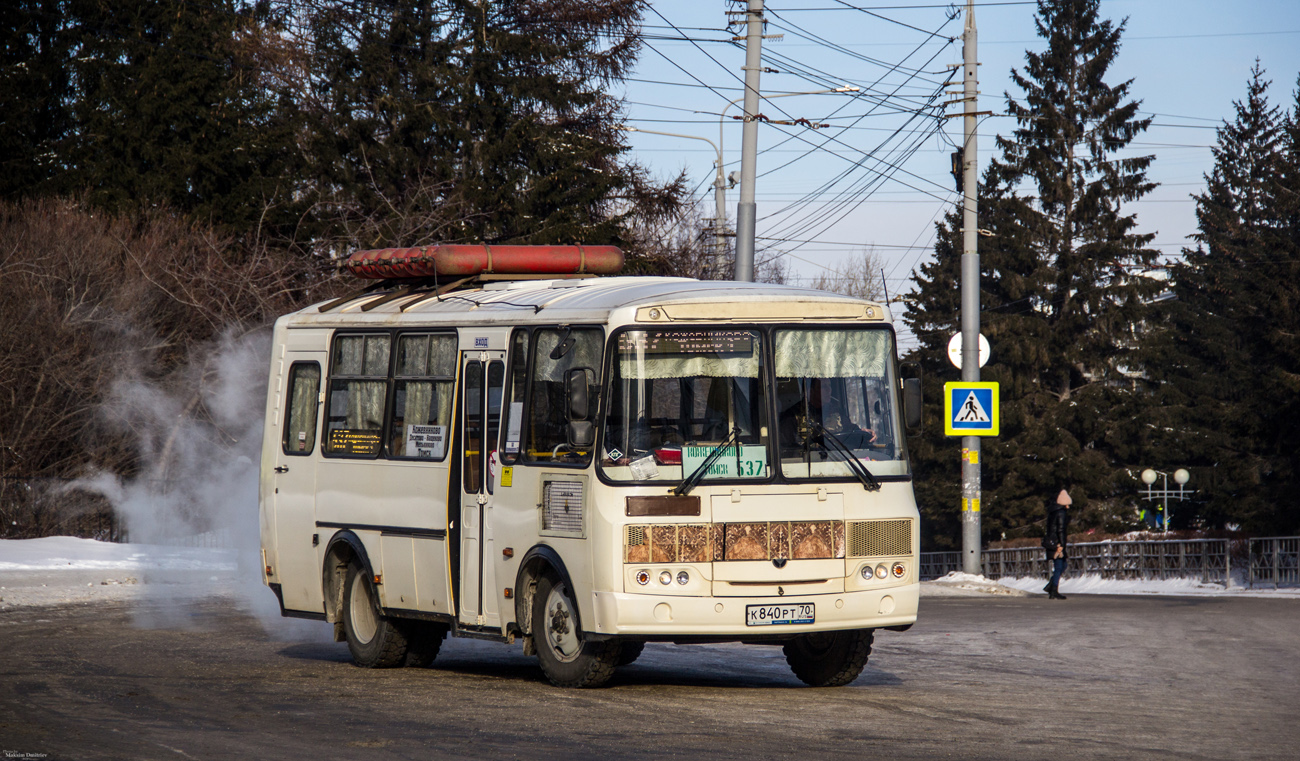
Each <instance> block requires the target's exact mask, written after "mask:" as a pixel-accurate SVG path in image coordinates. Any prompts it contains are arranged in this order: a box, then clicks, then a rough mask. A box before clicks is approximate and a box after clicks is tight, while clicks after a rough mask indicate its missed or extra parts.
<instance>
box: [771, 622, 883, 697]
mask: <svg viewBox="0 0 1300 761" xmlns="http://www.w3.org/2000/svg"><path fill="white" fill-rule="evenodd" d="M873 639H874V635H873V634H872V631H871V630H870V629H854V630H851V631H840V632H814V633H812V634H801V635H799V636H798V637H796V638H794V639H793V640H790V641H789V642H787V643H786V645H785V662H786V663H788V664H790V670H791V671H793V672H794V675H795V676H797V677H799V681H801V682H803V683H804V684H806V685H808V686H810V687H842V686H844V685H846V684H848V683H849V682H852V681H853V680H854V679H857V678H858V676H859V675H861V674H862V669H863V668H865V667H866V665H867V659H868V658H869V657H871V642H872V640H873Z"/></svg>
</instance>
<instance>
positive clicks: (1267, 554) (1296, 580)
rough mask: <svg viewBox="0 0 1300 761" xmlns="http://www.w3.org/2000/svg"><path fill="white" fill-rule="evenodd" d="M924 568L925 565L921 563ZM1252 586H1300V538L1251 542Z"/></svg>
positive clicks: (1287, 537) (1269, 538)
mask: <svg viewBox="0 0 1300 761" xmlns="http://www.w3.org/2000/svg"><path fill="white" fill-rule="evenodd" d="M921 566H922V568H924V566H925V563H924V562H922V563H921ZM1247 581H1248V583H1249V585H1250V586H1252V587H1253V586H1255V585H1256V584H1261V585H1266V584H1271V585H1273V586H1274V587H1282V586H1295V585H1298V584H1300V536H1275V537H1267V538H1263V539H1251V540H1250V566H1249V578H1248V579H1247Z"/></svg>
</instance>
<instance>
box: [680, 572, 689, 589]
mask: <svg viewBox="0 0 1300 761" xmlns="http://www.w3.org/2000/svg"><path fill="white" fill-rule="evenodd" d="M677 583H678V584H681V585H682V586H686V585H687V584H690V583H691V575H690V574H689V573H687V572H685V571H682V572H681V573H679V574H677Z"/></svg>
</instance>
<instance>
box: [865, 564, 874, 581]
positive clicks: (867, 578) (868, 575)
mask: <svg viewBox="0 0 1300 761" xmlns="http://www.w3.org/2000/svg"><path fill="white" fill-rule="evenodd" d="M873 573H875V571H873V570H871V566H869V565H864V566H862V578H863V580H865V581H871V576H872V574H873Z"/></svg>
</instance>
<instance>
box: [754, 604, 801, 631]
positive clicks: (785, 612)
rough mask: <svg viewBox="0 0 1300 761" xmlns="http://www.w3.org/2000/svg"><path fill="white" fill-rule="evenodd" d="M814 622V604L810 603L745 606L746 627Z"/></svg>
mask: <svg viewBox="0 0 1300 761" xmlns="http://www.w3.org/2000/svg"><path fill="white" fill-rule="evenodd" d="M812 622H813V604H812V603H810V602H794V603H787V604H785V605H746V606H745V626H781V625H786V624H811V623H812Z"/></svg>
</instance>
